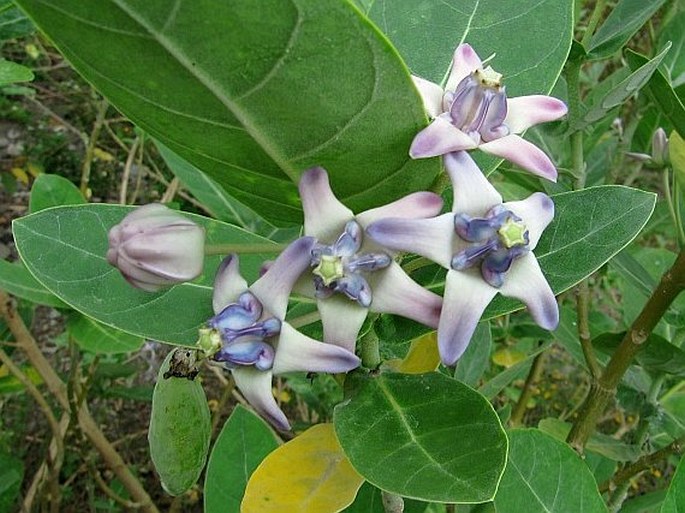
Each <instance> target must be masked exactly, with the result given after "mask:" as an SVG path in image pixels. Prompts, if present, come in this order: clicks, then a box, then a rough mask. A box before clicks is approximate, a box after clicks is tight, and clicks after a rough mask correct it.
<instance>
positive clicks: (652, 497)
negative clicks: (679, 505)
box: [621, 490, 666, 513]
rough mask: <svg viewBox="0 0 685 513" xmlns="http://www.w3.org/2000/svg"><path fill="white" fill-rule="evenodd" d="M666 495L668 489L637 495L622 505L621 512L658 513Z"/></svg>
mask: <svg viewBox="0 0 685 513" xmlns="http://www.w3.org/2000/svg"><path fill="white" fill-rule="evenodd" d="M665 497H666V490H657V491H656V492H649V493H645V494H644V495H636V496H633V497H631V498H629V499H628V500H626V501H625V502H624V503H623V504H622V505H621V513H658V512H659V507H660V506H661V503H662V502H663V501H664V498H665Z"/></svg>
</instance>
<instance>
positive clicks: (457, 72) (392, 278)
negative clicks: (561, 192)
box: [108, 44, 566, 430]
mask: <svg viewBox="0 0 685 513" xmlns="http://www.w3.org/2000/svg"><path fill="white" fill-rule="evenodd" d="M415 83H416V85H417V88H418V90H419V92H420V93H421V94H422V96H423V99H424V104H425V106H426V109H427V111H428V114H429V115H430V116H431V117H432V118H433V119H432V121H431V123H430V124H429V125H428V126H427V127H426V128H425V129H423V130H422V131H421V132H419V133H418V134H417V135H416V137H415V139H414V141H413V143H412V145H411V148H410V155H411V156H412V157H413V158H424V157H434V156H440V155H442V156H443V160H444V166H445V169H446V171H447V173H448V175H449V178H450V180H451V182H452V187H453V202H452V209H451V211H450V212H449V213H445V214H442V215H440V212H441V210H442V206H443V205H442V199H441V198H440V196H438V195H437V194H434V193H431V192H418V193H414V194H410V195H408V196H406V197H404V198H402V199H399V200H397V201H395V202H393V203H390V204H388V205H385V206H382V207H378V208H375V209H372V210H367V211H365V212H362V213H359V214H356V215H355V214H354V213H353V212H352V211H351V210H350V209H349V208H347V207H346V206H345V205H343V204H342V203H341V202H340V201H339V200H338V199H337V198H336V196H335V194H334V193H333V190H332V189H331V184H330V182H329V178H328V174H327V173H326V171H325V170H324V169H323V168H320V167H315V168H312V169H309V170H307V171H305V172H304V173H303V174H302V176H301V179H300V182H299V192H300V197H301V200H302V206H303V210H304V236H303V237H301V238H299V239H297V240H296V241H294V242H293V243H291V244H290V245H289V246H288V247H287V248H286V249H285V250H284V251H283V252H282V253H281V254H280V255H279V256H278V258H277V259H276V260H275V261H274V262H272V263H270V264H268V265H266V266H265V272H264V273H263V274H262V276H261V277H260V278H259V279H258V280H257V281H256V282H255V283H253V284H252V285H251V286H248V284H247V282H246V281H245V280H244V279H243V278H242V277H241V275H240V273H239V269H238V257H237V256H236V255H229V256H228V257H226V259H225V260H224V262H223V263H222V265H221V267H220V268H219V270H218V272H217V275H216V279H215V284H214V291H213V308H214V313H215V315H214V316H213V317H212V318H211V319H209V320H208V321H207V323H206V326H205V327H203V328H202V329H201V330H200V342H199V343H198V344H199V346H200V347H201V348H202V349H203V350H204V351H205V352H206V353H208V354H211V355H212V358H213V359H214V360H215V361H217V362H221V363H222V364H223V365H224V366H225V367H226V368H227V369H229V370H230V372H231V373H232V374H233V377H234V379H235V382H236V384H237V386H238V388H239V389H240V390H241V391H242V393H243V395H244V396H245V398H246V399H247V400H248V401H249V402H250V403H251V404H252V405H253V406H254V408H255V409H256V410H257V411H258V412H259V413H260V414H261V415H263V416H264V417H265V418H266V419H268V420H269V422H271V424H272V425H274V426H275V427H276V428H278V429H280V430H287V429H289V427H290V426H289V423H288V420H287V418H286V417H285V415H284V414H283V412H282V411H281V409H280V408H279V407H278V404H277V403H276V401H275V399H274V397H273V395H272V391H271V387H272V377H273V376H274V375H280V374H283V373H287V372H292V371H307V372H331V373H341V372H347V371H350V370H352V369H354V368H356V367H357V366H359V365H360V363H361V362H360V360H359V358H358V357H357V356H356V355H355V354H354V353H355V346H356V341H357V337H358V335H359V332H360V330H361V327H362V324H363V323H364V320H365V319H366V317H367V315H368V312H369V311H371V312H377V313H390V314H396V315H401V316H404V317H407V318H409V319H412V320H415V321H417V322H420V323H423V324H425V325H427V326H429V327H431V328H437V332H438V346H439V350H440V355H441V358H442V361H443V363H445V364H446V365H452V364H454V363H455V362H456V361H457V360H458V359H459V357H460V356H461V355H462V354H463V353H464V351H465V350H466V347H467V346H468V343H469V341H470V339H471V337H472V335H473V332H474V330H475V328H476V325H477V323H478V322H479V320H480V318H481V316H482V315H483V312H484V311H485V309H486V307H487V305H488V304H489V303H490V301H491V300H492V299H493V298H494V297H495V295H496V294H497V293H501V294H503V295H505V296H510V297H514V298H517V299H519V300H521V301H522V302H523V303H525V304H526V306H527V307H528V310H529V312H530V313H531V315H532V316H533V318H534V320H535V321H536V322H537V323H538V324H539V325H540V326H541V327H543V328H546V329H550V330H551V329H554V328H555V327H556V326H557V324H558V321H559V313H558V306H557V303H556V300H555V298H554V293H553V292H552V289H551V288H550V286H549V284H548V283H547V281H546V279H545V277H544V275H543V273H542V271H541V269H540V266H539V264H538V262H537V260H536V258H535V256H534V254H533V251H534V249H535V247H536V245H537V243H538V241H539V239H540V236H541V234H542V232H543V230H544V229H545V228H546V227H547V225H548V224H549V223H550V222H551V221H552V218H553V216H554V204H553V203H552V200H551V199H550V198H549V197H548V196H547V195H545V194H543V193H539V192H538V193H534V194H532V195H531V196H529V197H528V198H526V199H524V200H521V201H512V202H506V203H503V201H502V197H501V196H500V194H499V193H498V192H497V191H496V190H495V189H494V187H493V186H492V185H491V184H490V183H489V182H488V180H487V178H486V177H485V176H484V174H483V173H482V172H481V170H480V169H479V168H478V166H477V165H476V163H475V162H474V161H473V159H472V158H471V157H470V155H469V154H468V153H467V152H468V151H469V150H473V149H481V150H483V151H485V152H488V153H491V154H494V155H497V156H500V157H503V158H507V159H509V160H510V161H512V162H513V163H515V164H517V165H518V166H520V167H522V168H524V169H526V170H528V171H530V172H532V173H534V174H536V175H538V176H541V177H544V178H547V179H550V180H555V179H556V176H557V172H556V168H555V167H554V165H553V164H552V162H551V160H550V159H549V157H547V155H545V153H544V152H542V151H541V150H540V149H539V148H537V147H536V146H534V145H533V144H531V143H529V142H527V141H525V140H524V139H523V138H521V137H520V136H519V135H516V134H518V133H520V132H522V131H524V130H525V129H526V128H528V127H530V126H532V125H534V124H536V123H540V122H544V121H550V120H554V119H558V118H559V117H561V116H563V115H564V114H565V113H566V106H565V105H564V104H563V103H562V102H561V101H559V100H557V99H555V98H551V97H548V96H524V97H518V98H507V95H506V92H505V87H504V85H503V84H502V77H501V75H499V74H498V73H496V72H495V71H494V70H493V69H492V68H491V67H489V66H488V67H486V68H485V69H483V63H482V61H481V60H480V58H479V57H478V56H477V55H476V53H475V52H474V51H473V49H472V48H471V47H470V46H469V45H466V44H463V45H460V46H459V47H458V48H457V50H456V51H455V54H454V60H453V65H452V70H451V74H450V77H449V80H448V81H447V87H446V89H443V88H441V87H440V86H438V85H436V84H432V83H430V82H428V81H425V80H423V79H420V78H415ZM191 226H194V224H193V223H191V222H190V221H188V220H187V219H185V218H183V217H182V216H180V215H179V214H175V213H172V212H170V211H168V210H167V209H165V207H162V206H160V205H156V206H155V205H153V206H148V207H143V208H141V209H140V210H138V211H136V212H134V213H133V214H130V215H129V216H128V217H127V218H126V219H125V220H124V222H123V223H122V224H121V225H119V226H117V227H115V228H113V229H112V231H111V232H110V251H109V252H108V260H109V261H110V263H112V264H113V265H115V266H117V267H118V268H119V269H120V270H121V272H122V273H123V274H124V276H125V277H126V279H127V280H128V281H129V282H130V283H132V284H133V285H135V286H138V287H140V288H144V289H146V290H153V291H154V290H157V289H158V288H160V287H161V286H163V285H171V284H173V283H178V282H180V281H185V280H188V279H192V278H194V277H195V276H197V275H198V274H199V272H200V270H201V261H202V247H201V246H202V241H201V240H200V239H199V237H200V234H201V233H202V230H201V229H193V228H192V227H191ZM198 247H199V248H200V249H199V253H198ZM397 252H410V253H415V254H417V255H421V256H423V257H425V258H427V259H429V260H432V261H433V262H436V263H437V264H439V265H441V266H442V267H444V268H445V269H447V276H446V280H445V292H444V297H440V296H438V295H436V294H434V293H433V292H430V291H428V290H426V289H424V288H423V287H422V286H421V285H419V284H418V283H416V282H414V281H413V280H412V279H411V278H410V277H409V276H408V275H407V274H406V273H405V271H404V270H403V269H402V267H401V265H400V264H399V263H398V262H397V261H396V253H397ZM293 292H294V293H296V294H300V295H302V296H305V297H309V298H311V299H312V300H314V301H315V302H316V305H317V308H318V312H319V314H320V316H321V321H322V324H323V342H320V341H317V340H314V339H312V338H310V337H308V336H306V335H304V334H302V333H300V332H299V331H297V330H296V329H295V328H294V327H293V326H292V325H291V324H290V323H289V322H287V321H286V310H287V305H288V299H289V297H290V296H291V294H292V293H293Z"/></svg>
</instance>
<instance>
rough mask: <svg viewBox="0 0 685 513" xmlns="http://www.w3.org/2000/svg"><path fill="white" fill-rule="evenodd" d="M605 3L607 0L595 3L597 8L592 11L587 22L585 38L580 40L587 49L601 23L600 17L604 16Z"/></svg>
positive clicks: (599, 0) (598, 0)
mask: <svg viewBox="0 0 685 513" xmlns="http://www.w3.org/2000/svg"><path fill="white" fill-rule="evenodd" d="M605 5H606V0H597V2H596V3H595V8H594V10H593V11H592V15H591V16H590V20H589V21H588V22H587V28H586V29H585V32H584V33H583V39H582V40H581V42H580V44H582V45H583V47H584V48H585V49H587V47H588V45H589V44H590V40H591V39H592V36H593V34H594V33H595V29H596V28H597V24H598V23H599V19H600V18H601V17H602V12H604V6H605Z"/></svg>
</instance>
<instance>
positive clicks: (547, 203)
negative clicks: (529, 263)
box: [504, 192, 554, 251]
mask: <svg viewBox="0 0 685 513" xmlns="http://www.w3.org/2000/svg"><path fill="white" fill-rule="evenodd" d="M504 206H505V207H506V208H507V209H509V210H511V211H512V212H513V213H514V214H516V215H517V216H519V217H520V218H521V219H523V222H524V224H525V225H526V227H527V228H528V236H529V237H530V242H529V244H528V247H529V248H530V250H531V251H532V250H534V249H535V246H537V245H538V241H539V240H540V236H541V235H542V232H543V231H544V230H545V228H547V225H549V223H550V222H552V219H553V218H554V202H553V201H552V199H551V198H550V197H549V196H547V194H544V193H542V192H536V193H535V194H531V195H530V196H528V197H527V198H526V199H524V200H521V201H509V202H507V203H505V204H504Z"/></svg>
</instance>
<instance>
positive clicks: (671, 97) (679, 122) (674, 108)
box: [625, 50, 685, 138]
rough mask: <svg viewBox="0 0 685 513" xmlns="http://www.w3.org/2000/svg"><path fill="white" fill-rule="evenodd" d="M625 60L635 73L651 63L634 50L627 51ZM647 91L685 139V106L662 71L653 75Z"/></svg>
mask: <svg viewBox="0 0 685 513" xmlns="http://www.w3.org/2000/svg"><path fill="white" fill-rule="evenodd" d="M625 58H626V62H627V63H628V66H630V69H632V70H633V71H636V70H638V69H641V67H642V66H645V65H647V64H648V62H649V59H647V57H645V56H643V55H640V54H639V53H636V52H633V51H632V50H626V52H625ZM645 91H647V93H648V94H649V97H650V99H651V100H652V101H653V102H654V103H655V104H656V105H657V107H659V110H660V111H661V113H662V114H663V115H664V116H665V117H666V118H667V119H668V120H669V121H670V122H671V123H672V124H673V128H675V129H676V130H677V131H678V133H679V134H680V137H683V138H685V106H683V103H682V102H681V100H680V98H678V95H677V94H676V93H675V91H674V90H673V87H671V84H670V83H669V82H668V80H667V79H666V77H664V75H663V74H662V73H661V71H659V70H657V72H656V73H654V74H653V75H652V77H651V78H650V79H649V82H648V83H647V87H646V88H645Z"/></svg>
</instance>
